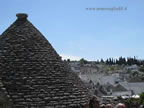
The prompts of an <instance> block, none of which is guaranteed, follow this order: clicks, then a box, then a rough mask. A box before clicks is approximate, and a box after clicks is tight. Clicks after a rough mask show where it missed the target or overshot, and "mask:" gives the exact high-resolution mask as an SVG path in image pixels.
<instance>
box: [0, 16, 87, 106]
mask: <svg viewBox="0 0 144 108" xmlns="http://www.w3.org/2000/svg"><path fill="white" fill-rule="evenodd" d="M17 17H18V19H17V20H16V21H15V22H14V23H13V24H12V25H11V26H10V27H9V28H8V29H7V30H6V31H5V32H4V33H3V34H2V36H0V77H1V78H2V81H3V84H4V86H5V88H6V90H7V92H8V95H10V99H11V100H12V102H13V104H14V105H15V106H16V107H18V108H19V107H20V108H21V107H22V108H23V107H25V108H26V107H29V108H35V107H36V108H42V107H44V108H51V107H52V108H68V107H74V106H79V105H80V104H84V103H86V102H87V101H88V99H89V93H88V91H87V88H86V87H85V86H84V84H83V82H82V81H81V80H80V78H79V77H78V76H77V75H76V74H75V73H73V72H71V70H70V68H69V67H68V66H67V65H66V64H65V63H64V62H63V61H62V60H61V57H60V56H59V55H58V54H57V52H56V51H55V50H54V48H53V47H52V46H51V44H50V43H49V42H48V40H47V39H46V38H45V37H44V36H43V35H42V34H41V33H40V32H39V31H38V30H37V29H36V28H35V27H34V26H33V25H32V24H31V23H30V22H29V21H28V20H27V15H26V14H17Z"/></svg>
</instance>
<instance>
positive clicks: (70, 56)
mask: <svg viewBox="0 0 144 108" xmlns="http://www.w3.org/2000/svg"><path fill="white" fill-rule="evenodd" d="M60 56H61V57H62V59H63V60H67V59H70V60H80V59H81V57H78V56H72V55H67V54H60Z"/></svg>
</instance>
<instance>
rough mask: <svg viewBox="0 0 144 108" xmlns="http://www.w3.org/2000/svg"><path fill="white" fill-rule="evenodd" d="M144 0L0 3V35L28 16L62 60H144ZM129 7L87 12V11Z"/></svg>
mask: <svg viewBox="0 0 144 108" xmlns="http://www.w3.org/2000/svg"><path fill="white" fill-rule="evenodd" d="M143 5H144V1H143V0H23V1H22V0H1V1H0V14H1V15H0V34H1V33H2V32H4V31H5V29H7V28H8V27H9V26H10V24H12V23H13V22H14V21H15V20H16V16H15V15H16V13H27V14H28V15H29V17H28V20H29V21H30V22H31V23H33V25H34V26H35V27H36V28H37V29H39V31H40V32H41V33H42V34H43V35H44V36H45V37H46V38H47V39H48V40H49V42H50V43H51V44H52V46H53V47H54V48H55V49H56V51H57V52H58V53H59V54H60V55H61V56H62V57H63V58H70V59H80V58H85V59H87V60H97V59H101V58H104V59H106V58H109V57H114V58H117V57H119V56H123V57H133V56H137V57H138V58H140V59H143V58H144V55H143V54H144V49H143V46H144V42H143V40H144V13H143V11H144V7H143ZM114 7H115V8H119V7H122V8H127V10H114V11H110V10H99V11H98V10H87V9H86V8H95V9H96V8H114Z"/></svg>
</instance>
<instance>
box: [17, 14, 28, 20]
mask: <svg viewBox="0 0 144 108" xmlns="http://www.w3.org/2000/svg"><path fill="white" fill-rule="evenodd" d="M16 16H17V18H18V19H27V17H28V14H26V13H17V14H16Z"/></svg>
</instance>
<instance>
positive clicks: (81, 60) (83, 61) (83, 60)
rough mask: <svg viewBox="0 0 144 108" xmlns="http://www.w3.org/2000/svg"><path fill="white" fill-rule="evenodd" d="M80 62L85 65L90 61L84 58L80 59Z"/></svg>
mask: <svg viewBox="0 0 144 108" xmlns="http://www.w3.org/2000/svg"><path fill="white" fill-rule="evenodd" d="M79 62H80V64H81V65H84V64H87V63H88V61H87V60H85V59H84V58H82V59H80V61H79Z"/></svg>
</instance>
